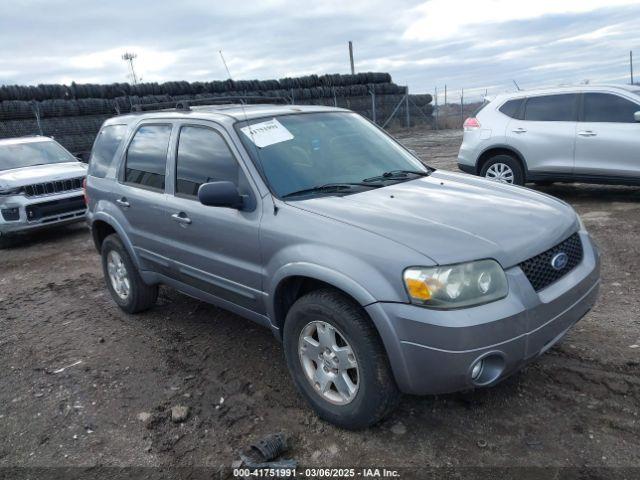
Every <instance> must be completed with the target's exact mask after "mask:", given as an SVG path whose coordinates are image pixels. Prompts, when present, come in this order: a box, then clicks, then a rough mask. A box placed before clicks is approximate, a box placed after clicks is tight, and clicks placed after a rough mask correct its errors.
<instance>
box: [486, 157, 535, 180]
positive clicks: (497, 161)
mask: <svg viewBox="0 0 640 480" xmlns="http://www.w3.org/2000/svg"><path fill="white" fill-rule="evenodd" d="M480 175H481V176H482V177H485V178H486V179H488V180H494V181H498V182H500V183H507V184H510V185H524V180H525V179H524V170H523V169H522V166H521V165H520V162H519V161H518V160H517V159H516V158H514V157H512V156H511V155H507V154H500V155H495V156H493V157H491V158H490V159H489V160H487V162H485V164H484V165H483V166H482V170H481V171H480Z"/></svg>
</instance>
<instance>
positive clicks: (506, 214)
mask: <svg viewBox="0 0 640 480" xmlns="http://www.w3.org/2000/svg"><path fill="white" fill-rule="evenodd" d="M289 204H290V205H292V206H295V207H297V208H302V209H304V210H307V211H309V212H313V213H316V214H318V215H323V216H326V217H330V218H332V219H334V220H337V221H340V222H343V223H347V224H350V225H353V226H356V227H359V228H362V229H365V230H368V231H370V232H374V233H376V234H378V235H381V236H384V237H386V238H389V239H391V240H394V241H396V242H398V243H400V244H402V245H404V246H407V247H409V248H412V249H413V250H415V251H417V252H419V253H421V254H423V255H426V256H427V257H429V258H430V259H432V260H433V262H435V263H438V264H441V265H442V264H450V263H458V262H465V261H470V260H479V259H484V258H493V259H495V260H497V261H498V262H500V264H501V265H502V266H503V267H504V268H508V267H511V266H513V265H516V264H518V263H520V262H522V261H524V260H526V259H528V258H531V257H532V256H534V255H537V254H539V253H542V252H544V251H545V250H547V249H549V248H551V247H552V246H554V245H556V244H557V243H559V242H560V241H562V240H564V239H565V238H566V237H568V236H569V235H570V234H572V233H573V232H575V231H576V230H577V229H578V224H577V216H576V214H575V212H574V211H573V209H572V208H571V207H570V206H569V205H567V204H566V203H564V202H562V201H560V200H557V199H555V198H553V197H551V196H548V195H544V194H541V193H538V192H535V191H533V190H529V189H526V188H523V187H514V186H510V185H503V184H499V183H496V182H492V181H489V180H484V179H482V178H478V177H472V176H470V175H462V174H456V173H449V172H441V171H437V172H434V173H433V174H431V175H430V176H429V177H424V178H420V179H416V180H411V181H408V182H403V183H398V184H395V185H391V186H388V187H384V188H378V189H375V190H368V191H366V192H362V193H357V194H353V195H345V196H342V197H339V196H331V197H319V198H313V199H308V200H300V201H295V202H290V203H289ZM391 253H392V252H390V254H391Z"/></svg>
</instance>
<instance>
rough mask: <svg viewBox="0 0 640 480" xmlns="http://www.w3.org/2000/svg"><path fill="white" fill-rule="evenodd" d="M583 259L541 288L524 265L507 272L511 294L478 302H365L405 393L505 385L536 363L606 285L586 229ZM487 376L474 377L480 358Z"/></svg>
mask: <svg viewBox="0 0 640 480" xmlns="http://www.w3.org/2000/svg"><path fill="white" fill-rule="evenodd" d="M580 236H581V238H582V243H583V246H584V256H583V260H582V262H581V263H580V264H579V265H578V266H577V267H576V268H574V269H573V270H572V271H571V272H569V273H568V274H567V275H565V276H564V277H562V278H561V279H560V280H558V281H557V282H555V283H553V284H552V285H550V286H549V287H547V288H545V289H543V290H541V291H539V292H535V291H534V289H533V287H532V286H531V284H530V283H529V280H528V279H527V278H526V276H525V275H524V273H523V272H522V270H520V268H519V267H514V268H510V269H508V270H507V271H506V274H507V278H508V282H509V294H508V295H507V297H506V298H504V299H502V300H499V301H496V302H492V303H489V304H486V305H481V306H478V307H473V308H466V309H459V310H449V311H442V310H433V309H426V308H422V307H418V306H415V305H409V304H403V303H382V302H379V303H374V304H371V305H369V306H367V307H366V309H367V311H368V313H369V315H370V316H371V318H372V319H373V320H374V323H375V324H376V326H377V327H378V330H379V331H380V333H381V336H382V339H383V342H384V345H385V348H386V349H387V353H388V355H389V359H390V362H391V367H392V369H393V373H394V376H395V378H396V382H397V383H398V386H399V387H400V389H401V390H402V391H404V392H405V393H410V394H417V395H426V394H439V393H450V392H455V391H459V390H465V389H469V388H475V387H479V386H487V385H493V384H495V383H498V382H499V381H501V380H503V379H504V378H506V377H508V376H509V375H510V374H512V373H514V372H515V371H517V370H519V369H520V368H522V366H524V365H525V364H526V363H528V362H530V361H532V360H533V359H535V358H536V357H538V356H539V355H541V354H542V353H544V352H545V351H547V350H548V349H549V348H551V346H553V345H554V344H555V343H556V342H557V341H558V340H560V339H561V338H562V337H563V336H564V335H565V333H566V332H567V331H568V330H569V328H571V327H572V326H573V325H574V324H575V323H576V322H577V321H578V320H580V319H581V318H582V317H583V316H584V315H585V314H586V313H587V312H588V311H589V310H590V309H591V307H593V305H594V303H595V301H596V297H597V294H598V289H599V286H600V254H599V252H598V250H597V247H596V246H595V245H594V244H593V242H592V241H591V238H590V237H589V235H588V234H587V233H586V232H581V233H580ZM481 358H484V359H485V368H484V369H483V373H482V375H480V377H479V378H477V379H476V380H474V379H472V375H471V371H472V367H473V365H474V364H475V362H476V361H478V360H479V359H481Z"/></svg>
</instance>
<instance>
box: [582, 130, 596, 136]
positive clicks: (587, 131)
mask: <svg viewBox="0 0 640 480" xmlns="http://www.w3.org/2000/svg"><path fill="white" fill-rule="evenodd" d="M578 135H580V136H581V137H595V136H596V135H598V134H597V133H596V132H594V131H592V130H581V131H580V132H578Z"/></svg>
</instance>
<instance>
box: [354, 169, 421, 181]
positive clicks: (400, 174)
mask: <svg viewBox="0 0 640 480" xmlns="http://www.w3.org/2000/svg"><path fill="white" fill-rule="evenodd" d="M409 175H417V176H419V177H428V176H429V175H431V171H430V170H428V171H426V172H425V171H422V170H389V171H388V172H384V173H383V174H381V175H377V176H375V177H369V178H365V179H364V180H362V181H363V182H365V183H366V182H380V181H385V180H397V179H399V178H406V177H408V176H409Z"/></svg>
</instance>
